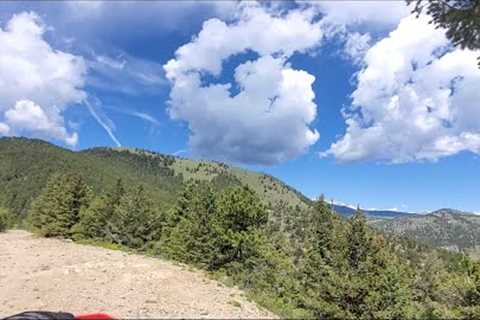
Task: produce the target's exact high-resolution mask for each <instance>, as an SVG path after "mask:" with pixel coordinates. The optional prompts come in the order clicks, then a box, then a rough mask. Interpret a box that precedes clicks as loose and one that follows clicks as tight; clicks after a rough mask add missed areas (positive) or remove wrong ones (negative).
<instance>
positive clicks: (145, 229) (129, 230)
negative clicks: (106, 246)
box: [104, 185, 162, 249]
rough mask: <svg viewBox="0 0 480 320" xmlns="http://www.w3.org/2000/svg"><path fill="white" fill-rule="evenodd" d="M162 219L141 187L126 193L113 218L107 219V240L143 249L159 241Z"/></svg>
mask: <svg viewBox="0 0 480 320" xmlns="http://www.w3.org/2000/svg"><path fill="white" fill-rule="evenodd" d="M111 201H113V200H111ZM161 218H162V216H161V215H160V214H158V213H157V212H155V211H154V209H153V204H152V203H151V201H150V200H149V197H148V195H147V194H146V193H145V190H144V188H143V186H141V185H140V186H138V187H137V188H136V189H135V190H133V191H132V192H127V193H125V194H124V195H123V196H122V197H121V198H120V199H119V202H118V204H117V205H115V206H114V210H113V212H112V214H111V216H109V217H105V227H104V232H105V238H106V239H107V240H110V241H112V242H114V243H117V244H119V245H123V246H126V247H130V248H134V249H143V248H145V246H146V244H147V243H148V242H149V241H155V240H158V239H159V237H160V233H161V228H160V226H161Z"/></svg>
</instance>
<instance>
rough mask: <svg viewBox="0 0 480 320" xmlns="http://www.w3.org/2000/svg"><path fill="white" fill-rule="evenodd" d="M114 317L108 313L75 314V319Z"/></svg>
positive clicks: (100, 319) (101, 319)
mask: <svg viewBox="0 0 480 320" xmlns="http://www.w3.org/2000/svg"><path fill="white" fill-rule="evenodd" d="M107 319H114V318H113V317H112V316H110V315H108V314H106V313H90V314H81V315H78V316H75V320H107Z"/></svg>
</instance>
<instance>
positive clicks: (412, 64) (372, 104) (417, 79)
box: [325, 16, 480, 163]
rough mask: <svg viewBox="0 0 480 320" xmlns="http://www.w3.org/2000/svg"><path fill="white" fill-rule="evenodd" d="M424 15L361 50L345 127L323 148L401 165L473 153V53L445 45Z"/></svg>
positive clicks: (479, 132)
mask: <svg viewBox="0 0 480 320" xmlns="http://www.w3.org/2000/svg"><path fill="white" fill-rule="evenodd" d="M428 21H429V18H428V17H426V16H421V17H420V18H419V19H416V18H415V17H414V16H410V17H407V18H404V19H403V20H402V21H401V23H400V24H399V26H398V27H397V29H396V30H394V31H393V32H391V33H390V35H389V36H388V37H386V38H385V39H383V40H381V41H379V42H378V43H377V44H375V45H374V46H373V47H372V48H371V49H369V50H368V52H367V54H366V56H365V61H364V63H365V68H364V69H362V70H361V72H360V73H359V74H358V77H357V81H358V85H357V88H356V90H355V91H354V92H353V94H352V99H353V101H352V106H351V108H349V110H346V111H345V117H346V124H347V131H346V133H345V135H344V136H343V137H342V138H341V139H340V140H339V141H337V142H336V143H334V144H332V146H331V147H330V150H329V151H327V152H326V153H325V154H329V155H333V156H335V157H336V158H337V159H338V160H340V161H354V160H363V159H369V160H377V161H387V162H393V163H401V162H408V161H415V160H436V159H438V158H440V157H444V156H449V155H453V154H456V153H458V152H461V151H471V152H474V153H480V108H479V107H480V105H479V101H480V91H479V90H478V84H479V83H480V70H479V69H478V68H477V66H476V56H477V55H478V52H472V51H469V50H460V49H453V48H451V47H450V44H449V41H448V40H447V39H446V37H445V31H444V30H441V29H435V27H434V26H433V25H431V24H429V23H428Z"/></svg>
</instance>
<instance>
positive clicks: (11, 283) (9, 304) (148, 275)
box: [0, 230, 272, 318]
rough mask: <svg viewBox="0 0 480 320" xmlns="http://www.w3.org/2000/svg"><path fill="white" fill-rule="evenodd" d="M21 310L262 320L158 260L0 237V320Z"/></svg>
mask: <svg viewBox="0 0 480 320" xmlns="http://www.w3.org/2000/svg"><path fill="white" fill-rule="evenodd" d="M26 310H49V311H67V312H71V313H74V314H79V313H89V312H107V313H110V314H111V315H113V316H115V317H119V318H134V317H135V318H138V317H142V318H199V317H201V318H262V317H263V318H265V317H272V314H270V313H268V312H266V311H262V310H260V309H259V308H258V307H257V306H256V305H255V304H254V303H252V302H248V301H247V299H246V298H244V297H243V295H242V292H241V291H240V290H237V289H234V288H227V287H225V286H223V285H221V284H219V283H218V282H215V281H213V280H210V279H208V278H207V277H206V275H205V274H203V273H202V272H200V271H189V270H187V269H186V268H185V267H182V266H178V265H175V264H173V263H171V262H166V261H162V260H160V259H155V258H149V257H144V256H141V255H133V254H127V253H124V252H120V251H111V250H107V249H103V248H98V247H93V246H85V245H79V244H75V243H72V242H67V241H62V240H56V239H45V238H37V237H35V236H33V235H32V234H30V233H28V232H25V231H20V230H14V231H8V232H7V233H0V318H2V317H3V316H7V315H12V314H14V313H18V312H21V311H26Z"/></svg>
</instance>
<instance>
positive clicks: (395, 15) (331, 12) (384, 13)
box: [299, 0, 410, 28]
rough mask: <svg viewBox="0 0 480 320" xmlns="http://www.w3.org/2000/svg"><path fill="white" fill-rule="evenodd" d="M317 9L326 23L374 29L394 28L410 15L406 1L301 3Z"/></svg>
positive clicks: (355, 0)
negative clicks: (366, 26) (368, 26)
mask: <svg viewBox="0 0 480 320" xmlns="http://www.w3.org/2000/svg"><path fill="white" fill-rule="evenodd" d="M299 2H300V3H304V4H305V3H306V4H309V5H312V6H314V7H316V8H317V9H318V10H319V11H320V12H322V13H323V14H324V15H325V19H326V20H325V21H324V22H328V23H332V24H337V25H359V24H367V25H370V26H373V27H377V28H382V27H389V26H391V27H394V26H396V25H397V24H398V22H399V21H400V20H401V19H402V18H404V17H406V16H408V15H409V13H410V9H409V8H408V7H407V5H406V4H405V2H404V1H378V0H363V1H358V0H333V1H332V0H331V1H299Z"/></svg>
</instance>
